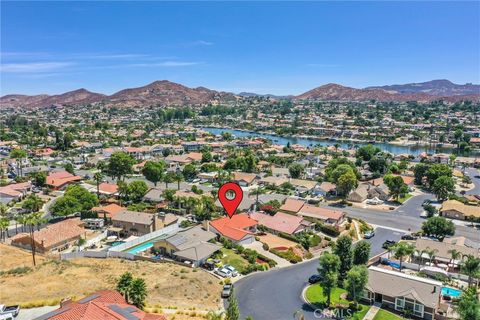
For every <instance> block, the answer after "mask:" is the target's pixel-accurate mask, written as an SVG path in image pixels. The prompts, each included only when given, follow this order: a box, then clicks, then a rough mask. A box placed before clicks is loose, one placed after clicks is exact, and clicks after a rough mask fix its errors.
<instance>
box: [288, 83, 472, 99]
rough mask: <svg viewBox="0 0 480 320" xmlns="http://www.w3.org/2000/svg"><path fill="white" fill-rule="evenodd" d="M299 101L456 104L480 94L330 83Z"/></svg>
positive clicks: (311, 91) (312, 91)
mask: <svg viewBox="0 0 480 320" xmlns="http://www.w3.org/2000/svg"><path fill="white" fill-rule="evenodd" d="M295 98H296V99H298V100H334V101H368V100H377V101H399V102H402V101H419V102H428V101H434V100H439V99H443V100H445V101H450V102H455V101H461V100H475V101H480V94H476V95H475V94H467V95H432V94H427V93H424V92H405V93H403V92H402V93H400V92H396V91H393V90H385V89H383V88H365V89H356V88H350V87H344V86H341V85H339V84H335V83H329V84H326V85H323V86H320V87H318V88H315V89H312V90H310V91H307V92H305V93H302V94H300V95H298V96H296V97H295Z"/></svg>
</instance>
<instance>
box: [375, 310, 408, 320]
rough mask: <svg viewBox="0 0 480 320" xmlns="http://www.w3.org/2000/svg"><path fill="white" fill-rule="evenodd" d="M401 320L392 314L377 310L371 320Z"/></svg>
mask: <svg viewBox="0 0 480 320" xmlns="http://www.w3.org/2000/svg"><path fill="white" fill-rule="evenodd" d="M402 319H403V318H402V317H400V316H397V315H396V314H393V313H391V312H389V311H386V310H383V309H380V310H378V312H377V314H376V315H375V317H374V318H373V320H402Z"/></svg>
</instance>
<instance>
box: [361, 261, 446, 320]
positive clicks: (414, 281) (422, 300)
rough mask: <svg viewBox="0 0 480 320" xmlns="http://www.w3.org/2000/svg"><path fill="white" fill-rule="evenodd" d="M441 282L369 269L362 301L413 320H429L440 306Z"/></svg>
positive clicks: (385, 270)
mask: <svg viewBox="0 0 480 320" xmlns="http://www.w3.org/2000/svg"><path fill="white" fill-rule="evenodd" d="M442 286H443V284H442V282H440V281H436V280H431V279H427V278H421V277H418V276H413V275H408V274H405V273H402V272H397V271H391V270H387V269H383V268H379V267H375V266H372V267H370V268H369V269H368V283H367V285H366V287H365V289H366V290H365V292H364V299H365V300H367V301H369V302H370V303H372V304H373V303H380V304H381V305H382V307H384V308H387V309H392V310H394V311H397V312H400V313H403V312H404V311H405V310H410V311H411V314H412V316H414V317H415V319H425V320H433V319H434V318H435V314H436V313H437V310H438V309H439V306H440V296H441V290H442Z"/></svg>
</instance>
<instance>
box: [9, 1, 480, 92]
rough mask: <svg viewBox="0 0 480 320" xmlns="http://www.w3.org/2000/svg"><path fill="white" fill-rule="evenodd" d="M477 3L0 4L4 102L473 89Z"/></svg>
mask: <svg viewBox="0 0 480 320" xmlns="http://www.w3.org/2000/svg"><path fill="white" fill-rule="evenodd" d="M479 25H480V2H478V1H475V2H407V1H405V2H394V1H392V2H390V1H384V2H359V1H356V2H275V3H274V2H241V3H240V2H141V3H139V2H108V1H105V2H4V1H2V2H1V85H0V89H1V92H0V93H1V95H4V94H10V93H25V94H38V93H49V94H52V93H61V92H65V91H68V90H74V89H77V88H82V87H83V88H86V89H88V90H91V91H96V92H101V93H107V94H110V93H113V92H115V91H118V90H120V89H123V88H127V87H136V86H141V85H145V84H147V83H150V82H152V81H155V80H162V79H167V80H171V81H174V82H179V83H182V84H185V85H187V86H191V87H196V86H205V87H208V88H212V89H217V90H225V91H232V92H240V91H249V92H257V93H273V94H298V93H301V92H304V91H306V90H309V89H312V88H314V87H317V86H319V85H322V84H326V83H330V82H335V83H339V84H343V85H348V86H353V87H365V86H370V85H383V84H395V83H407V82H420V81H427V80H432V79H440V78H446V79H449V80H452V81H454V82H457V83H466V82H474V83H479V82H480V27H479Z"/></svg>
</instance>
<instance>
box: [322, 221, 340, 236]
mask: <svg viewBox="0 0 480 320" xmlns="http://www.w3.org/2000/svg"><path fill="white" fill-rule="evenodd" d="M318 227H319V228H320V231H322V232H323V233H325V234H328V235H329V236H332V237H338V236H339V235H340V231H338V230H337V229H336V228H335V227H333V226H329V225H328V224H323V223H322V224H318Z"/></svg>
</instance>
